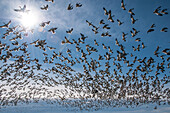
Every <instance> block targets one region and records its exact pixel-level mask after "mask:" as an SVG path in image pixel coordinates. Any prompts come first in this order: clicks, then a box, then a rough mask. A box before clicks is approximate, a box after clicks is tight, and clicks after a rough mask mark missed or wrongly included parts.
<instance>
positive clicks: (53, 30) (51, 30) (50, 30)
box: [48, 27, 57, 34]
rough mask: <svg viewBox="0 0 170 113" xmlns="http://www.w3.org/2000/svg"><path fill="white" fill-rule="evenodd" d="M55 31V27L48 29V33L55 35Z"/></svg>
mask: <svg viewBox="0 0 170 113" xmlns="http://www.w3.org/2000/svg"><path fill="white" fill-rule="evenodd" d="M55 30H57V27H54V28H51V29H49V30H48V32H52V34H55Z"/></svg>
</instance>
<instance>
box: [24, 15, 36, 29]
mask: <svg viewBox="0 0 170 113" xmlns="http://www.w3.org/2000/svg"><path fill="white" fill-rule="evenodd" d="M21 24H22V25H23V26H24V27H28V28H33V27H34V26H35V25H37V24H38V17H37V15H36V14H35V13H32V12H29V13H23V14H22V17H21Z"/></svg>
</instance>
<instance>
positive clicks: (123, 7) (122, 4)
mask: <svg viewBox="0 0 170 113" xmlns="http://www.w3.org/2000/svg"><path fill="white" fill-rule="evenodd" d="M121 8H122V9H123V10H126V8H125V4H124V1H123V0H122V1H121Z"/></svg>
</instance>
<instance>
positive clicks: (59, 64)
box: [0, 0, 170, 110]
mask: <svg viewBox="0 0 170 113" xmlns="http://www.w3.org/2000/svg"><path fill="white" fill-rule="evenodd" d="M45 1H47V2H52V3H54V0H45ZM73 6H74V5H72V4H69V5H68V7H67V8H66V9H67V10H72V9H73ZM75 6H76V7H82V6H83V5H82V4H81V3H77V4H76V5H75ZM48 7H49V5H44V6H42V7H40V9H41V10H48ZM121 8H122V9H123V10H125V11H126V10H127V8H126V4H124V1H123V0H122V1H121ZM14 11H16V12H19V13H29V11H30V10H27V9H26V5H24V7H23V8H22V7H20V9H14ZM103 11H104V15H105V16H106V17H107V19H101V21H100V22H99V25H100V26H103V27H98V26H99V25H98V26H97V25H94V24H93V23H92V22H90V21H89V20H86V23H87V25H88V26H89V27H91V28H92V29H91V30H92V33H93V32H94V34H95V35H97V34H100V36H101V37H112V34H111V32H109V30H110V29H111V27H110V25H109V24H106V22H108V21H110V22H111V23H114V22H116V21H115V20H116V19H114V15H113V14H112V11H111V10H108V9H106V8H105V7H103ZM133 11H134V8H131V9H129V10H128V12H127V13H129V14H130V17H131V23H132V24H135V23H136V22H137V21H138V19H135V17H134V16H135V13H134V12H133ZM153 13H154V14H156V15H158V16H163V15H167V14H168V12H167V9H161V6H160V7H158V8H157V9H156V10H154V12H153ZM117 22H118V25H119V26H121V25H122V24H124V22H122V21H121V20H120V19H117ZM11 23H12V22H11V20H10V21H9V22H8V23H6V24H4V25H1V26H0V28H1V29H2V28H3V29H5V30H6V33H4V34H3V36H2V37H1V39H0V62H1V64H2V63H3V65H1V66H0V70H1V72H0V82H1V83H0V107H2V106H8V105H17V104H18V103H30V102H39V101H40V100H44V101H46V102H47V103H50V104H54V103H59V104H61V105H63V106H66V107H76V108H79V109H80V110H83V109H85V110H89V109H92V110H94V109H95V110H97V109H100V108H103V107H108V106H109V107H121V106H125V107H134V106H140V105H143V104H149V103H157V105H165V104H169V102H170V101H169V98H170V89H169V88H168V87H167V85H168V83H169V82H170V76H169V75H167V74H168V73H169V71H168V69H169V68H170V56H169V55H170V48H164V49H162V50H160V48H161V47H159V46H157V48H156V49H155V51H154V52H153V56H151V57H144V58H141V56H138V55H136V52H139V51H142V49H147V46H146V45H144V42H143V41H142V39H141V38H136V39H135V41H136V42H137V43H139V45H138V46H137V47H135V46H132V51H131V50H130V51H129V50H127V49H126V47H125V46H124V45H123V43H120V39H117V38H115V46H117V48H118V49H114V48H112V47H111V46H108V45H106V44H105V42H101V43H100V42H99V41H98V39H94V44H89V42H88V36H86V35H85V34H84V33H80V38H78V39H76V38H73V39H71V38H70V39H69V38H67V37H66V36H65V37H64V40H62V41H61V44H63V45H66V44H67V45H69V46H71V47H72V48H74V49H70V48H69V49H67V51H66V52H60V51H58V50H57V48H56V47H51V46H50V45H48V42H47V41H46V40H42V39H38V40H35V41H33V42H31V43H27V42H23V41H22V39H23V38H24V34H25V33H26V32H28V31H29V30H27V29H25V28H24V27H22V26H21V25H17V26H15V27H11V25H10V24H11ZM47 25H50V21H46V22H42V23H41V24H40V27H46V26H47ZM154 27H156V26H155V24H152V25H151V27H150V28H149V29H148V31H146V32H147V33H150V32H153V31H154ZM57 29H58V28H57V27H54V28H51V29H49V30H48V32H52V33H53V34H55V31H56V30H57ZM99 29H105V30H108V31H106V32H103V33H100V32H99ZM167 30H168V28H167V27H164V28H162V29H161V32H167ZM30 32H33V31H32V30H30ZM72 32H73V28H70V29H69V30H67V31H66V33H67V34H71V33H72ZM138 33H140V31H138V30H137V29H135V28H133V29H132V30H130V34H131V37H136V36H137V35H138ZM11 34H12V37H11ZM127 35H128V33H125V32H122V40H123V42H126V41H127V40H128V38H127ZM4 40H5V41H7V40H9V41H10V42H9V43H4V42H5V41H4ZM106 40H107V39H106ZM113 45H114V44H113ZM29 47H34V48H37V49H38V48H39V51H41V52H42V55H43V58H44V59H43V60H42V59H39V58H32V57H31V56H30V54H31V51H28V48H29ZM100 47H102V48H103V49H101V48H100ZM99 48H100V49H99ZM101 50H102V51H105V52H102V53H101V52H100V51H101ZM46 51H51V54H49V53H48V52H46ZM127 51H128V52H127ZM155 59H156V60H155ZM9 61H10V62H9ZM44 64H48V65H49V68H44V66H43V65H44ZM76 66H78V67H81V68H82V70H80V71H79V70H77V69H76V68H75V67H76ZM62 86H64V87H63V88H59V87H62ZM51 88H52V90H50V89H51ZM157 105H156V106H155V107H154V109H157Z"/></svg>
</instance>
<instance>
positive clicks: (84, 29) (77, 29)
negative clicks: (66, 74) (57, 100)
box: [0, 0, 170, 113]
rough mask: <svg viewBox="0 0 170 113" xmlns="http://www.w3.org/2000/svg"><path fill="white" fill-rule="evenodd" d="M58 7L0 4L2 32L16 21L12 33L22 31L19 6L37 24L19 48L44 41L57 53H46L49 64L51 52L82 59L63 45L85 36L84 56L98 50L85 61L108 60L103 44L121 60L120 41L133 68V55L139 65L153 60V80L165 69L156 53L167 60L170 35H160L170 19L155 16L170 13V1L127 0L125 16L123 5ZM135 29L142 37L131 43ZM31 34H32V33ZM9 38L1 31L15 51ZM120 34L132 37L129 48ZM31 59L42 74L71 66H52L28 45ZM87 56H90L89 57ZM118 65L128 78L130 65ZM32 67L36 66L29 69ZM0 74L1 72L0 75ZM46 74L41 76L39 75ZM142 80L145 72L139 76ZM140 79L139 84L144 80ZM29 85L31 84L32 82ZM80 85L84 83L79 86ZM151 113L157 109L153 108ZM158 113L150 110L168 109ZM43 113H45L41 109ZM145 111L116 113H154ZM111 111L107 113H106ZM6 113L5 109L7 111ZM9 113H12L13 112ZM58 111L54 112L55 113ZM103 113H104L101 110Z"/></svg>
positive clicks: (63, 1)
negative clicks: (110, 18)
mask: <svg viewBox="0 0 170 113" xmlns="http://www.w3.org/2000/svg"><path fill="white" fill-rule="evenodd" d="M54 1H55V2H54V3H51V2H47V1H45V0H15V1H14V0H1V1H0V26H1V25H3V24H4V23H8V22H9V21H10V20H11V21H12V23H11V25H10V27H14V26H16V25H22V22H21V20H22V13H19V12H15V11H14V9H19V6H21V7H23V6H24V5H26V6H27V9H28V10H30V13H33V14H34V16H35V17H36V18H37V20H38V21H37V22H36V23H35V24H34V25H32V26H31V27H30V29H34V33H31V32H30V31H28V32H22V36H23V35H24V34H25V33H26V34H27V33H28V36H23V39H22V40H18V42H19V44H20V45H21V44H22V43H24V42H27V44H29V43H31V42H33V41H35V40H38V39H39V40H46V42H47V45H49V46H51V47H54V48H56V49H55V50H49V49H48V48H47V47H46V52H45V53H46V54H48V58H49V59H50V57H51V55H52V54H53V51H55V52H56V53H58V52H62V53H63V55H64V56H67V57H68V58H69V59H70V60H74V59H71V58H70V57H69V56H68V54H67V52H66V51H67V50H68V49H70V50H71V55H72V56H73V58H79V57H80V56H81V53H80V52H77V51H76V48H75V45H71V44H64V45H63V44H61V42H62V41H63V40H65V37H67V38H68V39H69V40H71V41H72V39H75V40H78V38H80V37H81V35H80V33H82V34H84V35H85V36H88V38H87V39H86V41H85V44H80V47H81V48H82V50H83V51H86V45H87V44H89V45H91V46H92V47H94V48H97V50H98V52H92V53H91V54H90V55H87V61H89V62H90V61H91V58H92V59H94V60H97V59H98V56H99V55H102V56H103V58H104V55H105V53H106V52H108V50H105V49H103V46H102V44H105V45H106V46H107V47H108V46H110V48H111V49H112V51H113V54H112V56H113V57H115V58H116V56H117V50H119V51H120V49H119V47H118V46H117V45H116V44H115V39H118V41H119V43H120V44H122V45H123V46H124V47H125V51H126V53H129V54H128V55H127V59H128V60H129V61H130V62H133V59H134V57H130V53H132V54H133V55H134V56H137V59H143V58H144V57H147V60H148V59H149V58H150V57H152V58H154V59H155V61H156V63H155V68H153V72H150V75H154V74H155V72H156V65H157V63H162V59H161V58H160V57H156V56H155V55H154V51H155V50H156V48H157V46H159V47H160V50H159V53H160V54H159V56H161V55H165V54H164V53H162V50H164V49H166V48H170V38H169V36H170V32H169V29H168V30H167V31H168V32H161V31H160V30H161V29H162V28H164V27H167V28H169V26H170V21H169V19H170V15H169V14H167V15H166V14H164V15H163V16H157V15H155V14H154V13H153V11H154V10H155V9H156V8H157V7H159V6H161V9H166V8H167V9H168V10H167V12H169V7H170V1H169V0H124V3H125V4H126V5H125V7H126V10H123V9H122V8H121V0H107V1H106V0H54ZM69 3H71V4H72V5H73V9H72V10H67V7H68V5H69ZM76 3H81V4H82V7H78V8H77V7H75V4H76ZM47 4H48V5H49V8H48V10H47V11H46V10H41V9H40V7H42V6H43V5H47ZM103 7H105V8H106V9H107V10H111V12H112V15H114V17H113V19H114V21H115V22H114V23H111V22H110V21H108V20H107V16H106V15H104V10H103ZM131 8H134V10H133V12H134V13H135V15H134V18H135V19H138V20H137V21H136V22H135V24H131V18H130V14H129V13H128V10H129V9H131ZM102 19H103V20H104V22H105V23H106V24H109V27H111V29H109V30H106V29H103V28H102V27H103V25H101V24H99V22H100V20H102ZM117 19H119V20H120V21H122V22H124V23H123V24H122V25H120V26H119V25H118V22H117ZM86 20H88V21H89V22H92V24H93V25H95V26H96V27H99V29H98V32H99V33H98V34H94V32H93V31H92V26H88V24H87V23H86ZM47 21H50V24H49V25H47V26H46V27H45V28H41V27H40V23H42V22H47ZM152 24H155V25H156V27H155V28H154V31H153V32H150V33H147V31H148V29H149V28H150V26H151V25H152ZM54 27H57V30H56V33H55V34H52V33H51V32H48V30H49V29H50V28H54ZM71 28H73V32H72V34H67V33H66V31H67V30H69V29H71ZM133 28H135V29H137V30H138V31H140V32H139V33H138V34H137V35H136V36H135V37H131V33H130V31H131V30H132V29H133ZM28 30H29V29H28ZM107 31H108V32H109V34H111V35H112V36H111V37H107V36H106V37H101V34H102V33H103V32H107ZM5 32H6V28H0V41H1V42H3V43H6V44H7V45H10V47H11V48H13V47H15V46H13V45H12V44H11V43H12V42H11V41H9V39H10V38H12V37H14V36H15V35H14V34H12V33H11V34H10V35H9V36H7V37H6V39H2V38H1V37H3V36H4V33H5ZM122 32H124V33H128V34H127V36H126V37H127V38H126V42H124V41H123V40H122ZM136 38H140V39H141V41H140V42H136V41H135V39H136ZM94 40H96V41H97V42H98V43H99V46H96V45H95V44H94ZM142 42H143V43H144V44H145V46H146V48H144V49H142V47H141V43H142ZM139 44H140V51H133V48H132V46H134V47H135V48H137V46H138V45H139ZM27 50H28V53H30V58H31V59H34V58H38V59H39V62H40V63H42V68H43V69H50V68H52V67H53V66H54V63H61V64H64V63H66V64H67V65H68V66H71V65H70V64H68V63H67V62H66V61H65V62H61V61H60V60H59V59H56V60H54V63H52V64H48V63H45V64H44V63H43V60H44V58H45V57H44V56H43V52H44V51H43V50H40V49H39V48H36V47H35V46H33V45H28V48H27ZM86 52H87V51H86ZM5 53H6V51H2V54H1V55H3V54H5ZM22 54H23V53H22V52H21V51H18V52H13V55H22ZM168 57H169V56H168V55H166V56H164V58H165V59H167V58H168ZM14 61H15V58H11V59H8V62H7V63H6V64H7V65H9V64H10V63H13V62H14ZM105 62H106V60H103V61H100V63H101V65H102V66H101V67H100V68H98V69H97V71H99V70H100V69H105V67H104V65H105ZM115 62H116V63H120V64H121V65H122V73H119V74H123V75H126V73H127V72H128V70H129V69H130V67H127V64H124V62H123V61H121V62H118V61H115ZM112 63H113V61H112V60H111V61H110V65H112ZM168 63H169V61H165V67H166V68H165V72H164V73H161V74H160V75H159V77H160V78H162V77H163V76H164V75H165V74H167V75H168V76H169V73H170V70H169V68H167V65H168ZM4 64H5V63H4V62H3V61H0V66H2V65H4ZM30 65H34V64H30ZM83 65H86V64H85V63H81V64H76V65H74V66H71V67H72V68H73V69H74V70H76V72H80V73H83V71H84V70H83ZM138 65H139V63H138V62H137V63H136V64H134V67H133V68H134V69H135V66H138ZM111 68H112V69H111V72H113V69H116V67H115V66H111ZM0 71H2V70H0ZM35 72H36V73H39V72H40V71H38V70H35ZM40 73H42V72H40ZM90 74H91V75H92V77H93V76H94V75H93V74H94V72H93V71H92V72H90ZM138 74H139V75H140V74H143V73H142V72H139V73H138ZM49 76H50V77H54V75H53V74H49ZM140 79H141V78H140ZM30 81H31V79H30ZM78 82H81V81H78ZM165 87H169V84H167V85H166V86H165ZM150 106H151V107H152V108H153V106H152V105H150ZM158 108H160V109H159V110H156V111H153V109H151V112H158V111H159V112H164V113H166V112H168V111H169V107H168V106H166V107H165V108H166V110H165V109H164V107H158ZM40 109H41V108H40ZM143 109H145V107H142V109H141V108H140V107H139V109H138V108H135V109H130V111H126V109H124V108H121V110H122V111H119V109H116V111H115V112H120V113H121V112H127V113H129V112H132V111H134V112H150V111H148V110H147V109H145V110H143ZM106 111H107V110H106ZM3 112H4V113H5V112H8V111H6V110H5V109H4V111H3ZM9 112H11V111H9ZM52 112H54V111H51V113H52ZM99 112H102V110H100V111H99ZM108 112H112V111H111V110H108Z"/></svg>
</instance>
